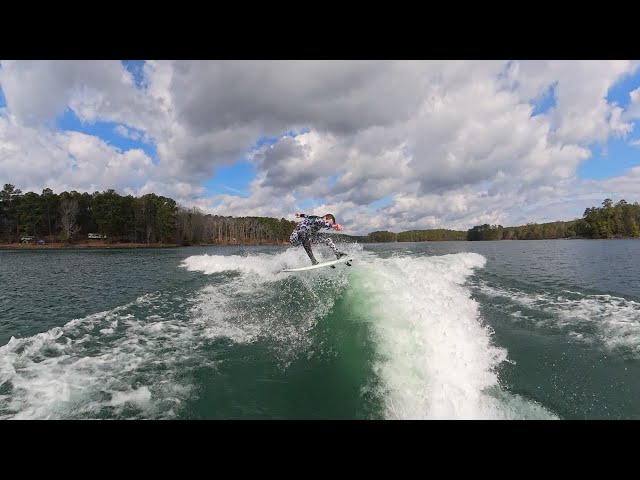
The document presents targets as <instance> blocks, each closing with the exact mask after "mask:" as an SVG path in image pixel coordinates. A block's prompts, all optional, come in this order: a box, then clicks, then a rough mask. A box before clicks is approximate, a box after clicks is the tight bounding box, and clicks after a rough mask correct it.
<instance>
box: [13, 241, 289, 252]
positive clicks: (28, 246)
mask: <svg viewBox="0 0 640 480" xmlns="http://www.w3.org/2000/svg"><path fill="white" fill-rule="evenodd" d="M284 245H288V243H268V244H264V243H263V244H239V243H206V244H193V245H178V244H176V243H99V242H95V243H89V242H83V243H72V244H66V243H46V244H44V245H36V244H34V243H0V250H105V249H118V248H127V249H136V248H180V247H230V246H238V247H248V246H284Z"/></svg>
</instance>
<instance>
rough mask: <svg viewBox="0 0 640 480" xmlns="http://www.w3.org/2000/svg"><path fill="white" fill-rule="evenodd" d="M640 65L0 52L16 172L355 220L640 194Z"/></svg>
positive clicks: (567, 213)
mask: <svg viewBox="0 0 640 480" xmlns="http://www.w3.org/2000/svg"><path fill="white" fill-rule="evenodd" d="M639 123H640V61H627V60H615V61H614V60H590V61H589V60H571V61H566V60H563V61H560V60H553V61H543V60H535V61H534V60H526V61H522V60H505V61H496V60H484V61H482V60H475V61H461V60H451V61H445V60H437V61H429V60H411V61H408V60H403V61H386V60H385V61H382V60H366V61H365V60H363V61H348V60H335V61H331V60H305V61H300V60H296V61H293V60H292V61H284V60H277V61H276V60H273V61H271V60H257V61H244V60H243V61H231V60H224V61H204V60H198V61H181V60H176V61H141V60H123V61H115V60H111V61H106V60H98V61H77V60H75V61H74V60H71V61H60V60H49V61H16V60H10V61H0V184H5V183H10V184H13V185H15V186H16V187H17V188H20V189H21V190H22V191H23V192H28V191H33V192H37V193H41V192H42V190H43V189H44V188H51V189H53V191H54V192H56V193H61V192H63V191H71V190H76V191H80V192H93V191H104V190H107V189H110V188H113V189H114V190H116V191H117V192H118V193H120V194H121V195H128V194H131V195H134V196H140V195H143V194H145V193H152V192H153V193H156V194H158V195H165V196H169V197H171V198H173V199H175V200H176V201H177V202H178V203H180V204H181V205H183V206H185V207H197V208H199V209H200V210H202V211H203V212H207V213H212V214H219V215H232V216H269V217H275V218H286V219H289V220H293V219H294V218H295V213H296V212H298V213H307V214H317V215H323V214H325V213H333V214H334V215H335V217H336V220H337V221H338V222H339V223H341V224H342V225H343V226H344V227H345V229H344V233H346V234H353V235H361V234H366V233H369V232H372V231H376V230H389V231H393V232H401V231H405V230H411V229H432V228H450V229H456V230H467V229H469V228H471V227H473V226H474V225H480V224H485V223H489V224H501V225H503V226H514V225H523V224H526V223H529V222H538V223H541V222H548V221H555V220H571V219H574V218H579V217H582V214H583V212H584V210H585V208H588V207H592V206H600V205H601V203H602V201H603V200H604V199H605V198H611V199H612V200H613V201H614V202H618V201H619V200H621V199H625V200H626V201H628V202H630V203H633V202H636V201H639V202H640V126H639V125H638V124H639Z"/></svg>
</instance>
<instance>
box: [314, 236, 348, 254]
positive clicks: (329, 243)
mask: <svg viewBox="0 0 640 480" xmlns="http://www.w3.org/2000/svg"><path fill="white" fill-rule="evenodd" d="M320 241H322V242H324V244H325V245H326V246H327V247H329V248H330V249H331V250H333V253H335V255H336V258H338V259H340V257H344V256H345V255H346V253H342V252H339V251H338V247H336V246H335V244H334V243H333V240H332V239H331V237H325V238H323V239H320Z"/></svg>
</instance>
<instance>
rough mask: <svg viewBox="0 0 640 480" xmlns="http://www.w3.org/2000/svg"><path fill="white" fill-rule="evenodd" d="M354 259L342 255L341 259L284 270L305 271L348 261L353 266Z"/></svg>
mask: <svg viewBox="0 0 640 480" xmlns="http://www.w3.org/2000/svg"><path fill="white" fill-rule="evenodd" d="M351 261H353V259H352V258H349V257H342V258H341V259H340V260H332V261H330V262H323V263H318V264H316V265H309V266H308V267H300V268H287V269H286V270H282V271H283V272H303V271H305V270H313V269H315V268H322V267H328V266H329V265H335V264H336V263H346V264H347V265H349V266H351V264H350V263H349V262H351Z"/></svg>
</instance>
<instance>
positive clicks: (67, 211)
mask: <svg viewBox="0 0 640 480" xmlns="http://www.w3.org/2000/svg"><path fill="white" fill-rule="evenodd" d="M77 215H78V200H77V199H75V198H69V197H65V198H63V199H62V201H61V202H60V220H61V223H62V238H63V239H64V240H65V241H67V242H71V241H72V240H73V239H75V236H76V233H78V231H79V230H80V227H79V226H78V224H77V223H76V217H77Z"/></svg>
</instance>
